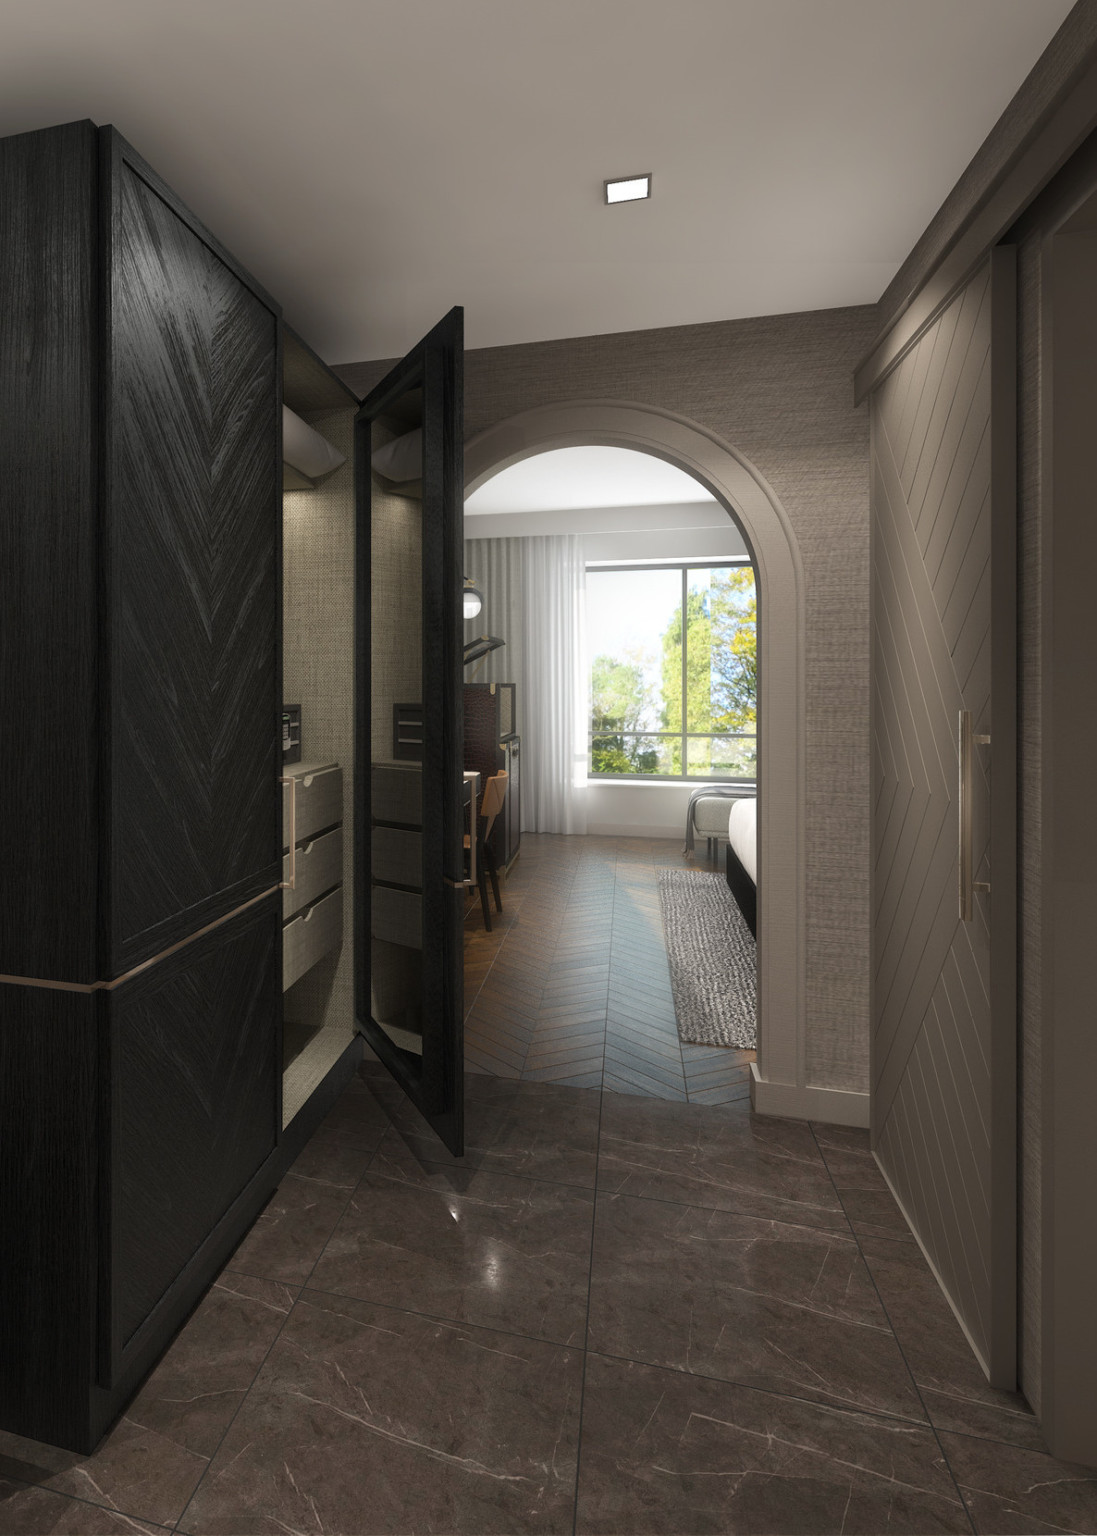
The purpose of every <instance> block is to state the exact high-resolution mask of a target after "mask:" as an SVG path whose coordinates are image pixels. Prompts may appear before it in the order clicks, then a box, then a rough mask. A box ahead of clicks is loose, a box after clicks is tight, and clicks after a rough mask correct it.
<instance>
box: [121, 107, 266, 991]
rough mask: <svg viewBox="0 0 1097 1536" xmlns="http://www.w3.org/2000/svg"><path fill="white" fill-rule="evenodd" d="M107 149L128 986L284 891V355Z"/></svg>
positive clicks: (164, 195)
mask: <svg viewBox="0 0 1097 1536" xmlns="http://www.w3.org/2000/svg"><path fill="white" fill-rule="evenodd" d="M104 135H105V137H104V146H105V149H104V166H105V170H106V175H107V180H108V184H109V187H110V198H109V209H110V239H109V252H108V255H109V283H108V287H107V293H106V309H107V315H106V324H105V327H104V328H105V331H106V337H105V340H106V343H107V349H108V357H109V363H108V368H107V373H106V382H107V388H106V398H105V405H106V410H107V413H108V420H107V431H106V453H105V456H104V471H105V476H104V509H105V510H104V532H105V543H106V548H105V559H104V568H105V569H104V574H105V582H106V588H107V591H106V604H105V608H104V612H105V613H106V614H107V615H108V616H109V617H108V618H107V620H106V622H107V623H108V625H109V631H108V634H107V636H106V639H107V647H106V650H107V655H108V657H109V661H108V672H109V687H108V696H109V699H110V716H109V733H110V734H109V753H108V760H109V788H108V796H109V814H108V816H107V818H106V820H107V824H108V826H109V829H110V831H109V854H108V860H107V863H108V868H109V871H110V878H109V882H108V889H109V904H110V910H109V924H108V926H109V939H108V945H107V948H108V956H107V961H106V965H107V968H108V969H109V971H110V974H112V975H118V974H119V973H120V972H123V971H125V970H126V969H127V968H129V967H130V966H132V965H135V964H137V963H139V962H141V961H142V960H145V959H147V958H148V957H149V956H151V955H154V954H156V953H157V952H158V951H160V950H162V949H164V948H165V947H167V946H168V945H170V944H172V943H173V942H175V941H177V940H178V939H180V938H182V937H185V936H186V935H187V934H190V933H193V932H194V931H195V930H196V929H197V928H199V927H201V926H203V925H204V924H205V923H208V922H210V921H212V920H214V919H215V918H218V917H220V916H223V915H224V914H225V913H227V912H230V911H232V910H233V909H234V908H235V907H236V906H238V905H240V904H241V903H242V902H244V901H246V900H248V899H249V898H250V897H252V896H254V895H256V894H258V893H259V892H260V891H262V890H264V889H266V888H268V887H269V886H270V885H272V884H274V883H275V882H276V881H277V880H278V879H279V878H280V877H279V867H280V859H279V841H280V839H279V826H278V819H279V804H280V802H279V796H278V789H277V783H276V781H277V778H278V774H279V771H280V768H279V750H278V734H277V720H278V716H279V711H280V706H281V700H280V699H279V698H278V688H279V668H278V645H279V634H280V605H281V591H280V579H279V548H280V543H279V541H280V532H281V495H280V464H279V459H280V446H279V445H280V427H279V423H280V415H279V408H278V404H279V338H278V320H277V308H276V306H274V305H272V303H271V302H270V300H269V299H268V298H267V297H266V295H264V294H262V292H261V290H257V289H256V287H255V285H254V284H253V283H252V282H251V280H250V279H248V278H247V275H246V274H245V273H243V272H242V271H241V270H240V269H239V268H238V267H237V266H236V265H235V264H234V263H233V261H232V259H231V257H229V256H228V255H227V253H225V252H223V251H222V250H220V248H219V247H217V246H216V244H215V242H213V241H212V240H211V239H210V238H209V237H208V236H207V235H206V234H205V232H204V231H202V229H201V226H199V225H197V224H196V222H195V221H194V220H193V219H192V218H191V217H190V216H189V215H188V214H187V213H186V210H185V209H183V208H182V207H181V205H180V204H179V203H178V202H177V201H176V200H175V199H174V198H173V196H172V194H171V193H170V192H169V191H168V189H167V188H165V187H164V186H163V184H162V183H160V182H159V181H158V180H157V178H156V177H155V176H154V175H153V173H151V172H150V171H149V170H148V168H147V167H145V166H144V165H143V163H142V162H141V161H140V159H139V157H137V156H136V155H134V154H133V153H132V152H131V151H130V150H129V148H128V146H126V145H125V144H124V142H123V141H122V140H121V139H119V138H118V136H117V135H115V134H113V133H112V132H111V131H110V130H104Z"/></svg>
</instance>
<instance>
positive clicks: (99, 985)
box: [0, 885, 282, 993]
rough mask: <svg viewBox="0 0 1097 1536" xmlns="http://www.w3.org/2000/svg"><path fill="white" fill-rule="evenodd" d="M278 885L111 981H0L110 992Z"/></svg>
mask: <svg viewBox="0 0 1097 1536" xmlns="http://www.w3.org/2000/svg"><path fill="white" fill-rule="evenodd" d="M281 889H282V887H281V886H280V885H272V886H270V888H269V889H268V890H265V891H260V893H259V895H258V896H253V897H252V898H251V900H250V901H245V902H242V903H241V904H240V906H238V907H233V909H232V911H231V912H226V913H225V914H224V915H223V916H222V917H218V918H216V919H215V920H214V921H213V922H212V923H207V924H206V925H205V927H204V928H196V929H195V930H194V932H193V933H190V934H188V935H187V937H186V938H185V939H179V940H178V942H177V943H175V944H169V945H168V947H167V949H162V950H161V951H160V953H159V954H156V955H150V956H149V958H148V959H147V960H142V961H141V964H140V965H135V966H134V967H133V968H132V970H129V971H124V972H123V973H122V975H121V976H115V977H114V979H113V980H112V981H91V982H83V981H51V980H50V979H49V978H48V977H43V976H0V982H3V983H5V984H6V985H8V986H12V987H48V988H49V989H50V990H51V991H53V992H84V993H87V992H113V991H114V989H115V987H120V986H123V985H124V983H125V982H127V981H131V980H132V979H133V977H134V976H140V974H141V972H142V971H147V970H149V969H150V967H152V966H154V965H159V963H160V961H161V960H166V959H167V958H168V956H169V955H174V954H176V953H177V952H178V951H179V950H181V949H185V948H186V947H187V945H188V944H193V943H194V941H195V939H201V938H203V937H204V936H205V935H206V934H207V933H212V932H213V931H214V929H216V928H222V927H223V926H224V925H225V923H228V922H231V921H232V919H233V918H234V917H239V916H240V913H241V912H246V911H247V910H248V908H249V907H254V906H256V905H257V904H258V903H259V902H261V901H265V900H266V899H267V897H268V896H273V895H274V893H275V892H276V891H280V890H281Z"/></svg>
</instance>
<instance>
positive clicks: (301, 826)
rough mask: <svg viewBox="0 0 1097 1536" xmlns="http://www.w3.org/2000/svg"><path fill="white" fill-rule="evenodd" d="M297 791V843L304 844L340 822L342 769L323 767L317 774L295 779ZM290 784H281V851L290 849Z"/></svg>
mask: <svg viewBox="0 0 1097 1536" xmlns="http://www.w3.org/2000/svg"><path fill="white" fill-rule="evenodd" d="M294 784H295V785H296V787H297V789H296V792H297V826H296V837H297V841H298V842H299V843H300V842H303V841H304V840H305V839H306V838H309V837H312V836H313V835H314V834H315V833H317V832H321V831H323V829H324V828H325V827H334V826H335V824H336V823H337V822H340V821H342V819H343V770H342V768H323V769H321V770H320V772H318V773H309V774H306V775H305V776H304V777H303V778H299V779H295V780H294ZM292 793H293V789H292V787H291V786H290V785H289V784H283V785H282V848H283V849H286V848H288V847H289V840H290V815H289V808H290V795H291V794H292Z"/></svg>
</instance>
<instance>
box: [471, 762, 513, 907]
mask: <svg viewBox="0 0 1097 1536" xmlns="http://www.w3.org/2000/svg"><path fill="white" fill-rule="evenodd" d="M507 777H508V776H507V774H505V773H495V774H493V775H492V776H491V778H490V779H489V780H488V781H487V783H486V784H485V785H484V794H483V798H482V799H481V801H480V814H479V815H478V816H477V818H476V883H477V885H478V886H479V887H480V906H481V908H482V910H483V913H484V927H485V928H486V929H487V931H488V932H489V933H490V932H491V909H490V907H489V906H488V879H489V878H490V880H491V889H492V892H493V894H494V896H495V910H496V911H497V912H501V911H502V910H503V902H502V898H501V897H500V895H499V865H498V863H497V861H496V858H495V854H494V853H493V851H492V850H491V849H490V848H489V847H488V837H489V835H490V833H491V829H492V827H493V826H494V825H495V818H496V817H497V816H498V814H499V812H500V811H501V810H502V809H503V801H504V800H505V799H506V797H507ZM468 842H469V840H468V838H467V837H466V838H465V847H466V848H467V847H468Z"/></svg>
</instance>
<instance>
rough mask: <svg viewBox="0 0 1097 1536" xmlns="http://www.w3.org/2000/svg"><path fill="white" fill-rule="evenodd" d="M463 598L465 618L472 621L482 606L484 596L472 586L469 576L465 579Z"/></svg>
mask: <svg viewBox="0 0 1097 1536" xmlns="http://www.w3.org/2000/svg"><path fill="white" fill-rule="evenodd" d="M463 598H464V612H465V618H466V619H474V618H475V617H476V615H477V614H478V613H479V612H480V609H481V608H482V607H483V606H484V594H483V593H482V592H481V591H480V589H479V588H478V587H474V586H473V584H472V579H471V577H469V576H466V577H465V587H464V592H463Z"/></svg>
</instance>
